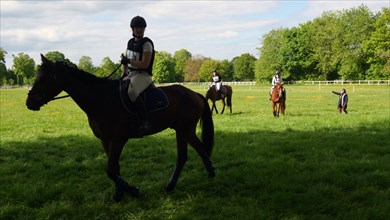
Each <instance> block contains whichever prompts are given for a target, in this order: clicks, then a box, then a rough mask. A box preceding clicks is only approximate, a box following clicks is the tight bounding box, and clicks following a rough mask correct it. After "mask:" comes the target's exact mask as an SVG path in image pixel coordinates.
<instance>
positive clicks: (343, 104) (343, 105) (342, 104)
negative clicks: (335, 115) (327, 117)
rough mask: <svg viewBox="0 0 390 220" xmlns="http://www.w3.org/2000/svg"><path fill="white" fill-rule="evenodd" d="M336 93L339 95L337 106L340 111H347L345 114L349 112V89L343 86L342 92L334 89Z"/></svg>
mask: <svg viewBox="0 0 390 220" xmlns="http://www.w3.org/2000/svg"><path fill="white" fill-rule="evenodd" d="M332 92H333V93H334V94H336V95H339V101H338V103H337V108H338V109H339V112H340V113H342V112H345V114H348V112H347V106H348V94H347V91H346V90H345V89H344V88H343V89H341V92H336V91H332Z"/></svg>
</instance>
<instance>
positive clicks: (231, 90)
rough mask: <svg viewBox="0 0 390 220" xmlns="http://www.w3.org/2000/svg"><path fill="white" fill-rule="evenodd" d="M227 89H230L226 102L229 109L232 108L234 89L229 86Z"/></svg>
mask: <svg viewBox="0 0 390 220" xmlns="http://www.w3.org/2000/svg"><path fill="white" fill-rule="evenodd" d="M227 89H228V94H227V98H226V102H227V103H226V104H227V106H228V107H232V96H233V89H232V87H230V86H227Z"/></svg>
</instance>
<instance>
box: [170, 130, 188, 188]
mask: <svg viewBox="0 0 390 220" xmlns="http://www.w3.org/2000/svg"><path fill="white" fill-rule="evenodd" d="M176 142H177V156H176V167H175V170H174V171H173V173H172V176H171V178H170V179H169V181H168V183H167V185H166V186H165V190H166V191H167V192H170V191H172V190H173V189H174V188H175V186H176V183H177V180H178V179H179V176H180V173H181V171H182V169H183V167H184V164H185V163H186V162H187V139H186V136H185V134H183V133H182V132H180V131H176Z"/></svg>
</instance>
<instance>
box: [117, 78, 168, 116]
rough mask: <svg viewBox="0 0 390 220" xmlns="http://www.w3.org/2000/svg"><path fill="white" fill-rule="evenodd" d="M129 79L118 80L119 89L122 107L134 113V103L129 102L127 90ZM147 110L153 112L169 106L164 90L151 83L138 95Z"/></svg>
mask: <svg viewBox="0 0 390 220" xmlns="http://www.w3.org/2000/svg"><path fill="white" fill-rule="evenodd" d="M129 84H130V80H120V84H119V91H120V96H121V100H122V104H123V107H124V108H125V109H126V110H127V111H128V112H129V113H131V114H133V113H135V110H134V103H133V102H131V100H130V98H129V95H128V92H127V90H128V89H129ZM139 98H142V99H143V101H144V103H145V107H146V109H147V111H148V112H155V111H159V110H162V109H165V108H167V107H168V106H169V100H168V97H167V95H166V94H165V92H164V91H163V90H162V89H160V88H157V87H156V86H155V85H154V84H153V83H152V84H151V85H150V86H149V87H148V88H146V89H145V90H144V91H143V92H142V93H141V94H140V95H139Z"/></svg>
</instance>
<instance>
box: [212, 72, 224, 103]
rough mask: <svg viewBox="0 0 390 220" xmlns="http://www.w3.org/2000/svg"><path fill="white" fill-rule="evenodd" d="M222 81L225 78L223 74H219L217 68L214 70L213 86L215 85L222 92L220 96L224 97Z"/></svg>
mask: <svg viewBox="0 0 390 220" xmlns="http://www.w3.org/2000/svg"><path fill="white" fill-rule="evenodd" d="M222 82H223V79H222V77H221V75H219V73H218V72H217V70H215V69H214V70H213V76H212V77H211V85H210V87H211V86H213V85H214V86H215V90H216V91H217V92H218V93H219V94H220V96H221V97H222V98H223V94H222V90H221V87H222Z"/></svg>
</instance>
